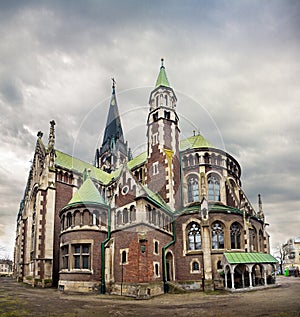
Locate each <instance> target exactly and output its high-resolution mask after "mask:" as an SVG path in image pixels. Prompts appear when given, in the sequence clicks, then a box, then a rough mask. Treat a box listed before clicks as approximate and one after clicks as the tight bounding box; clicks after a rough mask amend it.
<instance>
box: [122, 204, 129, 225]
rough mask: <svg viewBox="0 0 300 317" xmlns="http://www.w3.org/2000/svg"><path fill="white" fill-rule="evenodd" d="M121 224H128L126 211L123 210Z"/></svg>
mask: <svg viewBox="0 0 300 317" xmlns="http://www.w3.org/2000/svg"><path fill="white" fill-rule="evenodd" d="M123 223H128V209H127V208H125V209H124V210H123Z"/></svg>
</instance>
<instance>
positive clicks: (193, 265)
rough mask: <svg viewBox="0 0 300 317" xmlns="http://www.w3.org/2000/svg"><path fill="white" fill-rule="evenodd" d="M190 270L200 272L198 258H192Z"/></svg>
mask: <svg viewBox="0 0 300 317" xmlns="http://www.w3.org/2000/svg"><path fill="white" fill-rule="evenodd" d="M191 272H192V273H199V272H200V263H199V260H197V259H193V260H192V262H191Z"/></svg>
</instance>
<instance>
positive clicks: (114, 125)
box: [95, 79, 129, 173]
mask: <svg viewBox="0 0 300 317" xmlns="http://www.w3.org/2000/svg"><path fill="white" fill-rule="evenodd" d="M112 81H113V85H112V96H111V99H110V105H109V112H108V116H107V121H106V127H105V131H104V137H103V141H102V146H101V147H100V149H97V150H96V155H95V166H96V167H98V168H100V169H102V170H104V171H106V172H107V173H111V172H113V171H115V170H116V169H117V168H118V167H120V165H121V164H122V163H124V162H126V161H127V159H128V154H129V152H128V144H127V142H125V141H124V135H123V129H122V125H121V119H120V114H119V109H118V104H117V97H116V86H115V80H114V79H112Z"/></svg>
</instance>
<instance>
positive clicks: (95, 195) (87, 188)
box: [67, 178, 106, 207]
mask: <svg viewBox="0 0 300 317" xmlns="http://www.w3.org/2000/svg"><path fill="white" fill-rule="evenodd" d="M77 204H99V205H106V203H105V201H104V198H103V197H102V196H101V195H100V193H99V191H98V189H97V188H96V186H95V184H94V183H93V181H92V180H91V179H90V178H87V179H86V181H85V182H84V183H83V184H82V185H81V187H80V188H79V189H78V190H77V192H76V193H75V194H74V195H73V197H72V199H71V200H70V201H69V203H68V204H67V206H68V207H69V206H71V205H77Z"/></svg>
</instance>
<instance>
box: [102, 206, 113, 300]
mask: <svg viewBox="0 0 300 317" xmlns="http://www.w3.org/2000/svg"><path fill="white" fill-rule="evenodd" d="M110 213H111V210H110V206H109V207H108V213H107V219H108V225H107V238H106V239H105V240H104V241H102V242H101V294H105V293H106V286H105V244H106V243H107V242H108V241H109V240H110V234H111V215H110Z"/></svg>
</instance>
